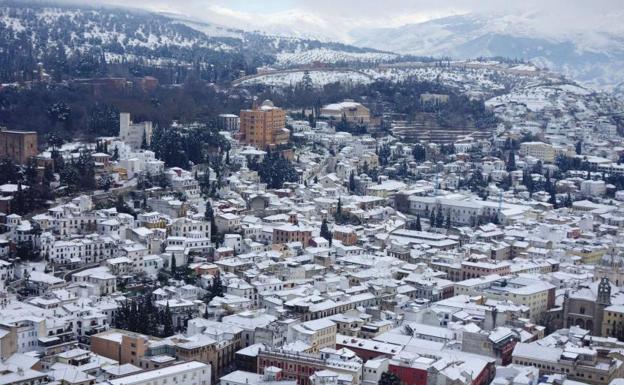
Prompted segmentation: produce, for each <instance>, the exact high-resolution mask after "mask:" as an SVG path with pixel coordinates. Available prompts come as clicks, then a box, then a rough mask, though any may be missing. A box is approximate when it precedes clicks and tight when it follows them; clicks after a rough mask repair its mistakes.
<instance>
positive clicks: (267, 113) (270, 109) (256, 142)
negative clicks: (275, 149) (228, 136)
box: [240, 100, 290, 149]
mask: <svg viewBox="0 0 624 385" xmlns="http://www.w3.org/2000/svg"><path fill="white" fill-rule="evenodd" d="M240 132H241V142H243V143H246V144H250V145H252V146H254V147H256V148H260V149H264V148H266V147H271V146H275V145H279V144H284V143H286V142H288V138H289V136H290V131H289V130H288V129H287V128H286V113H285V112H284V110H282V109H281V108H278V107H275V106H274V105H273V102H271V101H270V100H265V101H264V102H263V103H262V105H261V106H260V107H258V108H254V109H251V110H241V112H240Z"/></svg>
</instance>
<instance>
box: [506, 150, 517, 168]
mask: <svg viewBox="0 0 624 385" xmlns="http://www.w3.org/2000/svg"><path fill="white" fill-rule="evenodd" d="M507 171H509V172H511V171H516V154H515V153H514V152H513V151H509V157H508V158H507Z"/></svg>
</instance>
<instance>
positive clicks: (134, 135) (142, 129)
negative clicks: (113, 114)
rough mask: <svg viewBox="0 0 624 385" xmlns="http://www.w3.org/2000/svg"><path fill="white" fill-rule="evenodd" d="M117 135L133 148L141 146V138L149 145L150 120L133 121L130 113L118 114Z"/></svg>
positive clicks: (150, 134) (150, 133)
mask: <svg viewBox="0 0 624 385" xmlns="http://www.w3.org/2000/svg"><path fill="white" fill-rule="evenodd" d="M119 137H120V138H121V140H122V141H123V142H124V143H126V144H128V145H130V147H132V148H133V149H138V148H141V143H143V139H145V142H146V143H147V144H148V145H149V144H150V142H151V140H152V122H141V123H133V122H132V121H131V120H130V113H128V112H122V113H120V114H119Z"/></svg>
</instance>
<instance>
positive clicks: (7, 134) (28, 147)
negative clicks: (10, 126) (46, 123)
mask: <svg viewBox="0 0 624 385" xmlns="http://www.w3.org/2000/svg"><path fill="white" fill-rule="evenodd" d="M34 156H37V133H36V132H35V131H11V130H7V129H4V128H0V158H2V159H4V158H10V159H11V160H13V161H14V162H16V163H21V164H25V163H26V162H27V161H28V159H30V158H31V157H34Z"/></svg>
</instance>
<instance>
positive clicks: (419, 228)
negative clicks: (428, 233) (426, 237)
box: [416, 214, 422, 231]
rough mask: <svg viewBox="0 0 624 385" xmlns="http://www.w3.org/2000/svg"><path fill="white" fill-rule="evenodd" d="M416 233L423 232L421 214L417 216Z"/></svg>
mask: <svg viewBox="0 0 624 385" xmlns="http://www.w3.org/2000/svg"><path fill="white" fill-rule="evenodd" d="M416 231H422V225H421V224H420V214H417V215H416Z"/></svg>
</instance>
